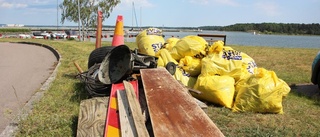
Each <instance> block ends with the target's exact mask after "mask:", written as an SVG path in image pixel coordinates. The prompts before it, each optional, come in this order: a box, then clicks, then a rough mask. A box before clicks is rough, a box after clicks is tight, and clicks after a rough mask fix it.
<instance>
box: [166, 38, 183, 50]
mask: <svg viewBox="0 0 320 137" xmlns="http://www.w3.org/2000/svg"><path fill="white" fill-rule="evenodd" d="M179 40H180V39H179V38H168V39H167V40H166V42H165V45H164V47H165V48H166V49H168V50H169V51H171V50H172V48H173V47H174V46H175V45H176V44H177V42H178V41H179Z"/></svg>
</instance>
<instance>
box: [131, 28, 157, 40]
mask: <svg viewBox="0 0 320 137" xmlns="http://www.w3.org/2000/svg"><path fill="white" fill-rule="evenodd" d="M149 35H153V36H161V37H162V35H163V33H162V30H161V29H158V28H148V29H145V30H143V31H141V32H140V33H139V34H138V35H137V37H136V41H139V40H140V39H141V38H143V37H144V36H149Z"/></svg>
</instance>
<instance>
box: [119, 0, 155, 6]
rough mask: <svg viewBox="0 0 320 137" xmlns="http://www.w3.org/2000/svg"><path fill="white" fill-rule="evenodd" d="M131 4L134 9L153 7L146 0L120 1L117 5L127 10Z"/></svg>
mask: <svg viewBox="0 0 320 137" xmlns="http://www.w3.org/2000/svg"><path fill="white" fill-rule="evenodd" d="M132 3H134V5H135V7H153V6H154V5H153V4H152V3H150V2H149V1H148V0H122V1H121V3H120V4H119V5H121V6H124V7H127V8H128V7H132Z"/></svg>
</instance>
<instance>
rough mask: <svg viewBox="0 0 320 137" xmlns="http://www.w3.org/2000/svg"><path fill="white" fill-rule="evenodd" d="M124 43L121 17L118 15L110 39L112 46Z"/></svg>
mask: <svg viewBox="0 0 320 137" xmlns="http://www.w3.org/2000/svg"><path fill="white" fill-rule="evenodd" d="M123 44H124V32H123V17H122V15H118V17H117V22H116V27H115V30H114V35H113V39H112V46H119V45H123Z"/></svg>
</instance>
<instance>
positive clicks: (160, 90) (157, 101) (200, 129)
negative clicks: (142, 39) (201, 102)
mask: <svg viewBox="0 0 320 137" xmlns="http://www.w3.org/2000/svg"><path fill="white" fill-rule="evenodd" d="M140 72H141V78H142V82H143V86H144V91H145V94H146V100H147V104H148V110H149V114H150V119H151V123H152V127H153V133H154V136H155V137H168V136H170V137H171V136H205V137H220V136H224V135H223V134H222V132H221V131H220V130H219V129H218V127H217V126H216V125H215V124H214V123H213V122H212V120H211V119H210V118H209V117H208V116H207V115H206V114H205V113H204V111H202V110H201V108H200V107H199V106H198V105H197V103H196V102H195V100H194V98H193V97H192V96H191V95H189V94H188V92H187V89H186V88H184V87H183V86H182V85H181V84H180V83H179V82H178V81H176V80H175V79H174V78H173V77H172V76H171V75H170V74H169V73H168V72H167V70H166V69H164V68H156V69H142V70H140Z"/></svg>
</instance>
